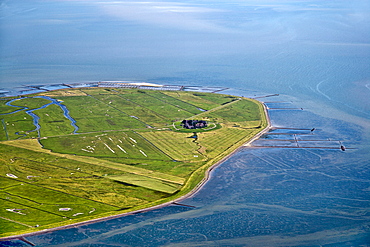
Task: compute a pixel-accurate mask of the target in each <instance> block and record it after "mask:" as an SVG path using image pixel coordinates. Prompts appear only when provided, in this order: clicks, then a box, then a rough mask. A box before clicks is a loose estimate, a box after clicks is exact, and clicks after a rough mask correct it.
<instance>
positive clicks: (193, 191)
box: [0, 90, 271, 242]
mask: <svg viewBox="0 0 370 247" xmlns="http://www.w3.org/2000/svg"><path fill="white" fill-rule="evenodd" d="M53 91H54V90H53ZM248 99H251V98H248ZM252 100H255V101H257V102H258V103H259V104H260V105H261V106H262V107H263V112H264V114H265V119H266V122H267V123H266V124H267V126H266V127H265V128H264V129H263V130H261V131H260V132H259V133H257V134H256V135H254V136H253V137H252V138H251V139H249V140H248V141H246V142H245V143H243V144H241V145H240V146H239V147H237V148H235V150H233V151H231V152H230V153H229V154H227V155H226V156H225V157H223V158H221V159H220V160H218V161H216V162H215V163H214V164H213V165H211V166H210V167H208V168H207V170H206V171H205V172H204V177H203V178H202V180H201V181H200V182H199V183H198V184H197V185H196V186H195V187H194V188H193V189H191V191H189V192H188V193H187V194H185V195H183V196H180V197H179V198H176V199H173V200H171V201H169V202H165V203H162V204H158V205H155V206H151V207H147V208H142V209H138V210H135V211H131V212H125V213H120V214H117V215H110V216H105V217H101V218H97V219H91V220H86V221H82V222H77V223H72V224H68V225H64V226H58V227H53V228H49V229H43V230H40V231H36V232H30V233H24V234H19V235H13V236H8V237H0V242H1V241H8V240H17V239H18V240H22V241H24V240H23V239H24V238H26V237H30V236H36V235H41V234H45V233H50V232H54V231H58V230H64V229H70V228H74V227H79V226H83V225H89V224H93V223H98V222H102V221H107V220H111V219H116V218H120V217H125V216H129V215H135V214H138V213H144V212H148V211H152V210H155V209H159V208H163V207H166V206H169V205H172V204H176V203H179V202H181V201H183V200H185V199H187V198H190V197H192V196H194V195H195V194H196V193H197V192H198V191H200V190H201V189H202V188H203V186H204V185H205V184H206V183H207V182H208V181H209V179H210V173H211V172H212V171H213V170H214V169H215V168H216V167H218V166H219V165H220V164H222V163H223V162H224V161H226V160H227V159H229V158H230V157H231V156H232V155H233V154H235V153H236V152H238V151H239V150H240V149H242V148H244V147H245V146H247V145H248V144H250V143H252V142H253V141H255V140H257V139H259V138H260V137H261V136H262V135H263V134H265V133H266V132H268V131H269V130H270V128H271V121H270V117H269V115H268V110H267V107H266V105H265V104H264V103H263V102H261V101H258V100H256V99H252ZM201 168H203V167H200V168H199V169H201ZM193 174H195V172H194V173H193ZM189 181H190V178H189V179H188V181H187V182H189ZM186 184H187V183H185V185H184V187H185V186H186Z"/></svg>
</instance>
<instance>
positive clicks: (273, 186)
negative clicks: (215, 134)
mask: <svg viewBox="0 0 370 247" xmlns="http://www.w3.org/2000/svg"><path fill="white" fill-rule="evenodd" d="M0 6H1V22H0V28H1V29H0V32H1V33H0V34H1V38H0V41H1V42H0V49H1V61H0V69H1V71H0V80H1V81H0V83H1V85H0V87H1V88H2V89H4V90H7V91H16V90H17V89H14V88H16V87H19V86H22V85H32V84H37V85H40V84H56V83H70V82H89V81H100V80H134V81H147V82H153V83H159V84H169V85H192V86H198V85H199V86H222V87H228V88H230V89H229V90H226V91H224V93H230V94H235V95H243V96H249V97H258V96H262V95H269V94H279V96H274V97H267V98H260V100H262V101H264V102H266V105H267V106H268V107H270V108H296V109H271V110H269V115H270V117H271V122H272V125H273V126H274V127H277V128H298V129H312V128H315V130H314V131H313V132H312V133H310V135H306V136H303V135H302V136H300V135H297V136H298V138H301V139H300V140H303V139H305V140H313V139H319V140H331V141H329V143H325V146H330V147H333V148H335V147H336V149H319V148H318V149H315V148H299V149H298V148H297V149H292V148H259V147H254V146H258V145H260V144H262V145H265V143H266V142H271V141H269V139H271V138H275V137H274V136H273V135H267V136H264V137H262V138H261V140H258V141H256V142H255V143H253V144H252V146H249V147H244V148H242V149H241V150H240V151H239V152H238V153H236V154H235V155H233V156H232V157H230V158H229V159H228V160H227V161H225V162H224V163H222V164H221V165H220V166H219V167H218V168H217V169H215V170H214V171H213V172H212V173H211V179H210V181H209V182H208V183H207V184H206V185H205V186H204V187H203V188H202V190H200V191H199V192H198V193H197V194H196V195H194V196H193V197H191V198H188V199H186V200H184V201H182V202H181V203H183V204H188V205H191V206H195V208H189V207H182V206H168V207H164V208H161V209H157V210H154V211H150V212H146V213H141V214H137V215H133V216H127V217H122V218H118V219H114V220H109V221H104V222H100V223H96V224H90V225H85V226H81V227H77V228H72V229H67V230H61V231H56V232H52V233H46V234H42V235H37V236H32V237H28V238H27V239H28V240H29V241H31V242H33V243H35V244H37V245H39V246H368V245H369V243H370V237H369V236H370V167H369V166H370V162H369V159H370V155H369V153H370V152H369V150H370V142H369V139H368V138H369V133H370V131H369V130H370V120H369V118H370V114H369V112H370V100H369V99H370V62H369V60H370V59H369V58H370V32H369V30H370V15H369V13H370V6H369V2H368V1H366V0H363V1H362V0H355V1H344V0H336V1H314V0H313V1H293V0H291V1H289V0H288V1H279V2H277V1H268V0H263V1H237V0H232V1H211V0H210V1H196V0H194V1H145V2H140V1H134V2H133V1H131V2H129V1H57V0H45V1H33V0H28V1H2V2H1V5H0ZM301 108H302V109H301ZM275 131H276V130H275ZM287 138H291V140H294V136H293V137H292V136H290V137H287ZM264 139H266V140H264ZM334 141H335V142H334ZM287 143H288V142H283V144H284V145H288V146H291V145H296V144H295V143H294V142H290V143H289V144H287ZM307 143H308V142H307ZM340 144H343V145H344V146H345V147H346V148H347V149H346V151H341V150H340V149H339V147H340ZM279 145H280V143H279ZM310 145H311V144H310ZM314 145H319V144H317V143H316V144H314ZM1 244H3V245H14V246H27V244H25V243H23V242H21V241H12V242H2V243H1Z"/></svg>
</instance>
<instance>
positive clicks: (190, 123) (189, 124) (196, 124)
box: [181, 120, 207, 129]
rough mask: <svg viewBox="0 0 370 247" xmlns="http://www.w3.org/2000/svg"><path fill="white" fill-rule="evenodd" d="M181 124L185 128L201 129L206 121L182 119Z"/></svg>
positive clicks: (205, 125) (205, 124)
mask: <svg viewBox="0 0 370 247" xmlns="http://www.w3.org/2000/svg"><path fill="white" fill-rule="evenodd" d="M181 126H182V127H184V128H185V129H201V128H204V127H207V122H206V121H204V120H182V122H181Z"/></svg>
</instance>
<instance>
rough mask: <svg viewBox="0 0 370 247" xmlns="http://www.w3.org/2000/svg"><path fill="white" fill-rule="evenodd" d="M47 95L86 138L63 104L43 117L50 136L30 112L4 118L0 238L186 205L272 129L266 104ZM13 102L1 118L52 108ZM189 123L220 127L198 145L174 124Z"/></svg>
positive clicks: (94, 93)
mask: <svg viewBox="0 0 370 247" xmlns="http://www.w3.org/2000/svg"><path fill="white" fill-rule="evenodd" d="M44 95H47V96H50V97H53V98H55V99H58V100H60V101H62V102H63V104H64V105H66V106H67V108H68V110H69V112H70V115H71V117H73V118H74V119H75V120H76V121H77V123H76V124H77V126H78V127H79V130H78V131H77V133H78V134H72V132H73V127H72V126H71V125H70V122H69V120H68V119H67V118H65V117H64V116H63V113H62V110H61V109H60V108H59V106H57V105H50V106H48V107H46V108H44V109H41V110H35V111H34V113H35V114H37V115H38V116H39V117H40V121H39V123H40V126H41V129H40V136H37V135H38V133H37V132H35V131H33V130H34V129H35V127H34V125H33V123H32V118H31V117H30V116H29V115H28V114H26V113H25V111H24V110H23V111H19V112H17V113H13V114H8V115H0V119H1V121H2V124H3V128H2V130H1V131H0V140H2V142H1V143H0V153H1V154H2V155H1V158H0V164H1V166H0V169H1V173H0V180H1V183H0V184H1V185H0V187H1V189H2V190H1V194H2V197H1V198H0V199H1V202H2V203H1V208H2V213H1V215H0V221H1V222H0V223H1V226H2V227H1V235H0V236H9V235H16V234H22V233H27V232H33V231H38V230H42V229H48V228H52V227H57V226H63V225H68V224H71V223H76V222H81V221H86V220H90V219H95V218H100V217H105V216H109V215H116V214H121V213H125V212H130V211H134V210H138V209H143V208H147V207H150V206H154V205H158V204H161V203H165V202H169V201H171V200H173V199H176V198H179V197H181V196H183V195H186V194H187V193H189V192H190V191H191V190H192V189H194V188H195V187H196V186H197V185H198V184H199V183H200V182H201V180H202V179H204V175H205V172H206V170H207V169H209V168H210V167H211V166H212V165H214V164H216V163H217V162H218V161H220V160H222V159H223V158H224V157H226V156H227V155H228V154H230V153H231V152H233V151H234V150H236V149H237V148H238V147H240V146H241V145H242V144H243V143H245V142H246V141H248V140H249V139H250V138H252V137H253V136H254V135H256V134H257V133H258V132H260V131H261V130H263V128H264V127H266V126H267V122H266V118H265V115H264V111H263V107H262V105H261V104H259V103H258V102H256V101H253V100H250V99H244V98H238V97H235V96H229V95H220V94H209V93H195V92H179V91H171V92H165V91H164V92H159V91H143V90H123V89H101V88H99V89H97V88H89V89H68V90H59V91H52V92H47V93H44ZM7 101H8V99H2V101H1V105H0V109H1V113H11V112H13V111H14V110H17V109H22V108H24V107H27V108H28V109H36V108H39V107H40V106H42V105H43V104H47V103H49V101H48V100H45V99H40V98H32V96H28V98H20V99H19V100H17V101H14V102H13V103H12V105H16V106H19V108H13V107H9V106H6V105H5V103H6V102H7ZM204 110H206V111H204ZM183 119H204V120H207V121H208V122H211V123H213V124H214V125H215V126H217V128H211V129H210V130H209V131H202V130H199V133H198V134H197V135H198V139H197V140H194V139H192V138H188V137H189V136H191V133H186V131H185V132H181V131H174V130H173V127H172V126H173V123H175V122H177V121H181V120H183ZM30 138H33V139H30ZM5 144H6V145H5ZM40 144H41V145H42V146H43V148H42V146H41V145H40ZM62 208H70V210H69V211H63V210H62ZM6 209H8V210H6Z"/></svg>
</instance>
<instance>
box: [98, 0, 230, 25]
mask: <svg viewBox="0 0 370 247" xmlns="http://www.w3.org/2000/svg"><path fill="white" fill-rule="evenodd" d="M96 4H98V6H99V7H100V8H101V9H102V10H103V12H104V13H105V14H108V15H110V16H114V17H117V18H120V19H122V20H126V21H135V22H138V23H142V24H146V25H153V26H157V27H165V28H175V29H182V30H184V29H185V30H199V31H209V32H229V31H230V30H228V29H227V28H225V27H223V26H221V25H219V24H217V23H216V22H215V21H212V20H211V18H210V16H211V15H212V14H214V13H219V12H222V11H223V10H219V9H213V8H207V7H203V6H200V5H197V6H190V5H187V4H183V3H174V2H126V1H111V2H101V1H100V2H96Z"/></svg>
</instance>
